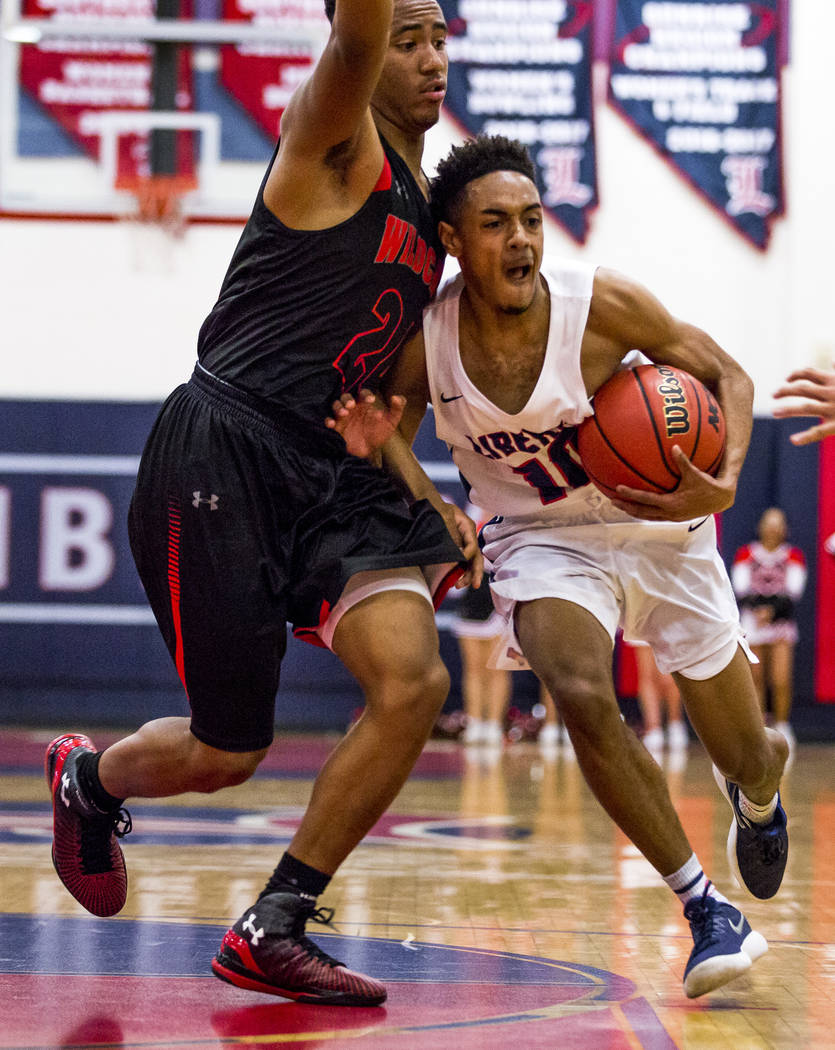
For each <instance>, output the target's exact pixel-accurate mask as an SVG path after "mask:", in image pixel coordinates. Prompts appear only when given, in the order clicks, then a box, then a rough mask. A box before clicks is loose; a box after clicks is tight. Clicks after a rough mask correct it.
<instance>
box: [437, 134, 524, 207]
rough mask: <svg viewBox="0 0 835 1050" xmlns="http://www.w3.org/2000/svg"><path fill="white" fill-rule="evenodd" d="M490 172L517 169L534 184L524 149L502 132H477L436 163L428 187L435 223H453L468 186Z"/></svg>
mask: <svg viewBox="0 0 835 1050" xmlns="http://www.w3.org/2000/svg"><path fill="white" fill-rule="evenodd" d="M493 171H518V172H519V173H520V174H522V175H525V176H526V177H527V178H529V179H530V180H531V182H532V183H533V184H534V185H536V168H535V167H534V165H533V161H532V160H531V156H530V154H529V153H528V151H527V148H526V147H525V146H524V145H523V144H522V143H521V142H519V141H518V140H516V139H508V138H505V136H504V135H477V136H476V137H475V138H474V139H467V140H466V142H463V143H462V144H461V145H460V146H453V147H452V149H451V150H450V151H449V153H448V154H447V155H446V156H445V157H444V159H443V160H441V161H440V162H439V163H438V169H437V172H436V174H435V177H434V178H433V179H432V181H431V183H430V187H429V194H430V198H429V199H430V202H431V205H432V213H433V215H434V216H435V220H436V222H454V221H455V218H456V214H457V211H458V207H459V205H460V204H461V201H462V199H463V196H464V191H465V190H466V188H467V186H469V184H470V183H471V182H473V181H474V180H475V179H480V178H481V177H482V176H483V175H489V174H490V173H491V172H493Z"/></svg>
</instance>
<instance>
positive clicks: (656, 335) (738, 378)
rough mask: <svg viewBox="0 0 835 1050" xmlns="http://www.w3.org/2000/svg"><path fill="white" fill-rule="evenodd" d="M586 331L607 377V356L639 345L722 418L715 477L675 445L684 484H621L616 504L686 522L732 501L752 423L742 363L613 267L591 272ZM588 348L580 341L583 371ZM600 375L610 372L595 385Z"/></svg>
mask: <svg viewBox="0 0 835 1050" xmlns="http://www.w3.org/2000/svg"><path fill="white" fill-rule="evenodd" d="M587 331H588V332H589V345H588V350H589V357H590V359H591V364H592V365H593V364H594V360H595V358H596V359H597V360H602V361H605V362H606V366H607V367H610V368H611V371H610V372H609V374H611V373H612V372H614V370H615V368H616V367H617V365H614V366H612V365H611V360H612V358H614V357H616V358H617V360H618V361H620V360H621V359H622V358H623V356H625V354H626V353H627V352H628V351H629V350H631V349H639V350H642V351H643V353H644V354H646V356H647V357H648V358H649V359H650V360H651V361H654V362H656V363H657V364H665V365H672V366H673V367H674V368H681V369H684V370H685V371H687V372H690V374H691V375H693V376H695V377H696V378H697V379H699V380H701V382H702V383H704V384H705V386H707V387H708V388H709V389H710V390H711V391H712V392H713V394H714V396H715V397H716V400H717V401H718V402H719V405H720V407H721V408H722V411H723V414H724V416H725V425H726V438H725V455H724V457H723V460H722V464H721V466H720V468H719V471H718V473H717V475H716V476H715V477H711V476H710V475H709V474H706V473H704V472H703V471H701V470H698V469H697V468H696V467H694V466H693V464H692V463H691V462H690V460H689V459H688V458H687V456H686V455H685V454H684V452H682V451H681V449H680V448H678V447H677V446H676V447H675V448H674V450H673V455H674V456H675V458H676V464H677V466H678V468H679V470H680V471H681V482H680V483H679V485H678V487H677V488H676V490H675V492H670V493H653V492H644V491H641V490H638V489H632V488H628V487H627V486H618V492H619V493H620V496H621V498H620V500H615V501H614V502H615V503H616V505H618V506H620V507H621V509H623V510H625V511H626V512H627V513H629V514H632V515H634V516H635V517H640V518H649V519H656V520H667V521H688V520H689V519H691V518H697V517H702V516H704V515H707V514H715V513H718V512H719V511H723V510H727V508H728V507H730V506H732V505H733V502H734V499H735V497H736V486H737V481H738V479H739V472H740V470H741V469H742V464H743V462H744V460H745V454H746V452H747V451H748V444H749V442H750V440H751V428H752V425H753V400H754V384H753V382H752V381H751V379H750V377H749V376H748V374H747V373H746V372H745V370H744V369H743V368H742V366H741V365H740V364H739V363H738V362H736V361H734V359H733V358H732V357H731V356H730V355H729V354H727V353H726V352H725V351H724V350H723V349H722V348H721V347H720V346H719V345H718V343H716V342H715V340H713V339H712V338H711V337H710V336H709V335H708V334H707V333H706V332H704V331H702V329H700V328H697V327H696V326H695V325H691V324H687V323H686V322H684V321H680V320H678V319H677V318H675V317H673V316H672V314H670V312H669V311H668V310H667V309H666V307H664V306H663V305H662V304H661V303H660V302H659V301H658V299H656V298H655V296H654V295H652V294H651V293H650V292H649V291H648V290H647V289H646V288H644V287H643V286H642V285H640V284H639V283H638V282H636V281H632V280H631V279H629V278H626V277H623V276H622V275H621V274H617V273H614V272H613V271H611V270H600V271H598V275H597V276H596V277H595V284H594V294H593V297H592V304H591V310H590V313H589V322H588V325H587ZM595 350H597V351H598V353H597V354H596V355H595V354H594V351H595ZM586 351H587V345H586V340H585V339H584V345H583V354H584V375H585V374H586ZM605 378H608V375H606V376H604V377H601V378H600V383H602V382H603V381H604V380H605ZM600 383H597V385H600Z"/></svg>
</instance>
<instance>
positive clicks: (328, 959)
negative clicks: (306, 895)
mask: <svg viewBox="0 0 835 1050" xmlns="http://www.w3.org/2000/svg"><path fill="white" fill-rule="evenodd" d="M333 914H334V912H333V908H324V907H322V908H315V909H314V910H313V911H310V912H307V913H306V914H305V913H303V914H301V915H299V916H298V917H297V919H296V921H295V922H294V924H293V931H292V933H293V937H294V938H295V939H296V940H297V941H298V942H299V944H301V945H302V947H303V948H304V949H305V951H307V952H309V953H310V954H311V955H313V956H315V958H317V959H318V960H319V961H320V962H322V963H324V964H325V965H326V966H331V967H334V966H344V965H345V963H343V962H340V961H339V960H338V959H334V957H333V956H332V955H328V953H327V952H325V951H323V950H322V949H321V948H320V947H319V945H318V944H314V942H313V941H311V940H310V938H309V937H307V936H306V935H305V932H304V927H305V923H306V922H308V921H311V922H317V923H319V924H320V925H321V926H329V927H330V928H331V929H335V926H334V924H333Z"/></svg>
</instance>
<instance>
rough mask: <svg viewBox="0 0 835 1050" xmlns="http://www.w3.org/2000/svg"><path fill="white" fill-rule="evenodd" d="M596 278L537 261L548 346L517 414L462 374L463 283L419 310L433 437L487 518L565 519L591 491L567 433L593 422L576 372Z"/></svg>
mask: <svg viewBox="0 0 835 1050" xmlns="http://www.w3.org/2000/svg"><path fill="white" fill-rule="evenodd" d="M595 269H596V267H594V266H590V265H589V264H587V263H578V262H574V261H569V260H562V259H559V260H556V259H555V260H545V261H543V265H542V271H541V272H542V276H543V278H544V279H545V282H546V284H547V287H548V291H549V293H550V296H551V319H550V327H549V331H548V344H547V347H546V350H545V360H544V362H543V365H542V371H541V372H540V374H539V378H538V380H537V382H536V385H535V386H534V389H533V391H532V392H531V396H530V397H529V398H528V402H527V404H526V405H525V406H524V408H522V409H521V410H520V411H519V412H515V413H510V412H504V411H502V409H500V408H499V407H498V406H497V405H494V404H493V402H492V401H490V400H489V399H488V398H487V397H485V395H484V394H482V393H481V391H480V390H479V389H478V388H477V387H476V386H475V384H474V383H472V382H471V380H470V379H469V378H468V376H467V373H466V372H465V371H464V366H463V364H462V363H461V354H460V349H459V344H458V306H459V302H460V298H461V292H462V290H463V280H462V278H461V275H460V274H459V275H458V276H456V277H454V278H453V279H452V280H450V281H449V283H448V284H446V285H445V287H444V288H443V289H442V290H441V292H440V293H439V294H438V296H437V298H436V299H435V300H434V302H432V303H430V304H429V306H428V307H427V308H426V310H425V311H424V315H423V334H424V340H425V343H426V368H427V373H428V377H429V390H430V393H431V398H432V405H433V407H434V411H435V431H436V433H437V435H438V437H439V438H440V439H441V440H442V441H444V442H446V444H447V447H448V448H449V450H450V452H451V454H452V458H453V460H454V461H455V464H456V466H457V467H458V470H459V471H460V473H461V475H462V477H463V478H464V480H465V482H466V484H468V485H469V486H470V492H469V498H470V499H471V500H472V502H473V503H475V504H477V505H478V506H480V507H486V508H488V509H489V510H490V512H491V513H493V514H500V515H508V516H512V517H514V518H516V519H520V518H521V519H528V520H533V519H543V518H551V517H552V512H553V510H556V509H557V508H556V506H555V505H557V504H560V505H561V506H560V507H559V510H560V511H564V510H567V509H568V508H567V506H566V503H573V502H574V501H573V500H572V499H571V495H572V493H573V492H574V490H576V489H578V488H581V487H583V486H586V485H588V484H589V480H588V477H587V476H586V474H585V471H584V470H583V468H582V467H581V465H580V457H579V456H578V454H577V451H576V449H575V447H574V429H573V428H574V427H576V426H577V424H578V423H580V422H581V421H582V420H583V419H585V418H586V416H590V415H591V414H592V407H591V404H590V403H589V399H588V397H587V395H586V390H585V386H584V384H583V376H582V373H581V371H580V345H581V343H582V339H583V332H584V331H585V327H586V321H587V319H588V314H589V304H590V302H591V295H592V286H593V283H594V273H595ZM549 508H551V509H550V510H549Z"/></svg>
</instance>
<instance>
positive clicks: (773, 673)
mask: <svg viewBox="0 0 835 1050" xmlns="http://www.w3.org/2000/svg"><path fill="white" fill-rule="evenodd" d="M787 533H788V527H787V525H786V516H785V514H784V513H783V511H782V510H780V508H779V507H769V508H768V510H766V511H765V512H764V513H763V515H762V517H761V518H760V521H759V525H758V526H757V535H758V536H759V539H758V540H754V541H753V542H752V543H748V544H746V545H745V546H744V547H740V548H739V550H738V551H737V552H736V557H735V558H734V564H733V567H732V569H731V582H732V583H733V588H734V592H735V594H736V597H737V602H738V603H739V609H740V619H741V620H742V626H743V629H744V630H745V633H746V635H747V637H748V641H749V643H750V645H751V648H752V649H753V650H754V653H755V654H756V656H757V657H758V659H759V661H760V662H759V664H753V665H752V668H751V670H752V671H753V673H754V682H755V684H756V686H757V692H758V693H759V694H760V702H761V704H762V707H763V711H765V710H766V707H767V700H768V694H769V692H770V693H771V705H772V712H773V715H774V728H775V729H778V730H779V731H780V732H781V733H782V734H783V736H784V737H785V738H786V739H787V740H788V742H789V747H792V748H793V747H794V734H793V733H792V730H791V726H790V725H789V716H790V714H791V706H792V666H793V661H794V647H795V644H796V642H797V623H796V621H795V605H796V603H797V602H798V601H799V600H800V598H801V597H802V595H803V591H804V588H805V586H806V559H805V558H804V556H803V552H802V551H801V550H799V548H797V547H792V546H790V545H789V544H788V543H787V542H786V535H787Z"/></svg>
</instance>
